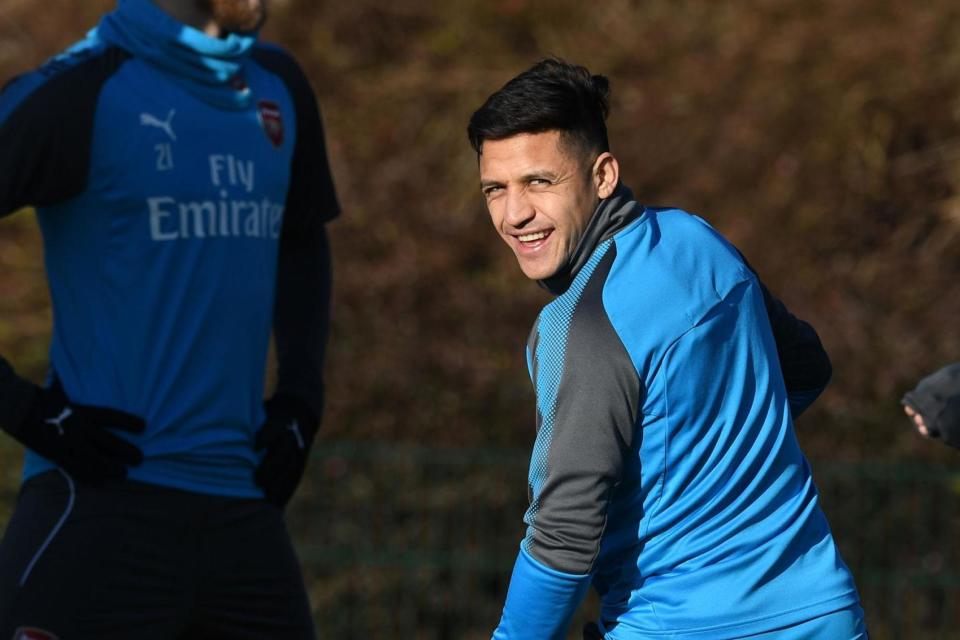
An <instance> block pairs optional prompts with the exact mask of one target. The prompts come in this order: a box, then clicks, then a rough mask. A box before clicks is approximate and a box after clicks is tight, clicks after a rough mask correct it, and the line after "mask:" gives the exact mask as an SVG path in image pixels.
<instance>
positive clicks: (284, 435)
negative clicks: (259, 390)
mask: <svg viewBox="0 0 960 640" xmlns="http://www.w3.org/2000/svg"><path fill="white" fill-rule="evenodd" d="M263 408H264V410H265V411H266V413H267V417H266V420H264V422H263V426H261V427H260V431H259V432H258V433H257V439H256V442H255V443H254V448H255V449H256V450H257V451H261V450H263V449H266V450H267V453H266V455H264V457H263V462H261V463H260V467H259V468H258V469H257V472H256V475H255V476H254V477H255V478H256V481H257V484H258V485H260V486H261V487H262V488H263V491H264V493H265V494H266V496H267V500H269V501H270V502H273V503H274V504H276V505H277V506H280V507H283V506H286V504H287V502H289V501H290V497H291V496H293V492H294V491H296V489H297V485H298V484H300V478H302V477H303V471H304V469H306V466H307V456H308V455H309V453H310V445H312V444H313V439H314V438H315V437H316V435H317V429H319V428H320V422H319V420H317V417H316V416H315V415H314V413H313V410H312V409H311V408H310V407H309V405H307V403H306V402H304V401H303V400H301V399H300V398H297V397H295V396H290V395H283V394H280V395H275V396H274V397H272V398H270V399H269V400H267V401H266V402H265V403H264V404H263Z"/></svg>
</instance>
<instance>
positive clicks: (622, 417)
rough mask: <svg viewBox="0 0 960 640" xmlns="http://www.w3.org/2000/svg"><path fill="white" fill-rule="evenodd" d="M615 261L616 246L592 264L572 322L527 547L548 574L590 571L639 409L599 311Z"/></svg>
mask: <svg viewBox="0 0 960 640" xmlns="http://www.w3.org/2000/svg"><path fill="white" fill-rule="evenodd" d="M615 257H616V245H614V246H612V247H611V248H610V250H609V251H608V252H607V254H606V255H605V256H604V257H603V259H602V260H601V261H600V263H599V264H598V265H597V268H596V271H595V272H594V274H593V277H592V278H591V280H590V282H589V283H588V284H587V286H586V288H585V289H584V292H583V296H582V298H581V300H580V303H579V304H578V305H577V308H576V310H575V311H574V314H573V317H572V319H571V321H570V332H569V337H568V341H567V344H566V353H565V355H564V365H563V377H562V378H561V380H560V385H559V388H558V393H557V404H556V417H555V419H554V426H553V438H552V440H551V443H550V449H549V454H548V458H547V479H546V482H545V483H544V485H543V488H542V490H541V492H540V495H539V496H537V500H538V503H539V504H538V508H537V510H536V515H535V518H534V519H533V522H532V523H531V525H532V527H531V528H532V536H531V537H529V538H528V546H527V550H528V551H529V552H530V553H531V554H532V555H533V556H534V557H535V558H536V559H537V560H539V561H540V562H542V563H544V564H545V565H547V566H548V567H551V568H554V569H557V570H559V571H565V572H567V573H573V574H580V575H584V574H588V573H590V571H592V569H593V565H594V562H595V561H596V558H597V554H598V552H599V550H600V539H601V537H602V535H603V531H604V527H605V526H606V519H607V505H608V502H609V499H610V496H611V494H612V492H613V489H614V488H615V487H616V485H617V484H618V482H619V480H620V477H621V474H622V471H623V467H624V463H625V459H626V456H627V455H628V453H629V451H630V449H631V447H632V445H633V439H634V437H635V435H634V434H635V430H636V425H637V423H638V420H639V412H640V407H641V404H640V403H641V397H640V396H641V383H640V378H639V375H638V374H637V371H636V369H635V368H634V366H633V363H632V361H631V359H630V356H629V354H628V353H627V350H626V348H625V347H624V345H623V342H622V341H621V340H620V337H619V336H618V335H617V333H616V331H615V330H614V328H613V325H612V324H611V323H610V320H609V318H608V317H607V313H606V311H605V309H604V307H603V288H604V284H605V282H606V280H607V276H608V275H609V272H610V267H611V265H612V264H613V262H614V259H615Z"/></svg>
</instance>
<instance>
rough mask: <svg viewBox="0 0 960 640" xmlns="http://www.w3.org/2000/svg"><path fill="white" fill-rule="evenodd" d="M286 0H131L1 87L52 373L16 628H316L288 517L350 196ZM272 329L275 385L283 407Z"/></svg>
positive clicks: (15, 194)
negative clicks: (280, 9) (271, 18)
mask: <svg viewBox="0 0 960 640" xmlns="http://www.w3.org/2000/svg"><path fill="white" fill-rule="evenodd" d="M267 4H268V2H267V0H155V1H151V0H119V2H118V5H117V7H116V9H115V10H114V11H112V12H110V13H108V14H106V15H105V16H104V17H103V18H102V20H101V21H100V23H99V24H98V26H97V27H96V28H95V29H94V30H93V31H91V32H90V33H89V34H88V35H87V37H86V38H85V39H84V40H83V41H81V42H80V43H78V44H76V45H74V46H73V47H71V48H69V49H68V50H66V51H65V52H64V53H63V54H61V55H58V56H57V57H55V58H53V59H52V60H50V61H49V62H47V63H46V64H44V65H43V66H42V67H40V68H39V69H37V70H35V71H33V72H30V73H27V74H25V75H22V76H19V77H17V78H15V79H14V80H13V81H11V82H10V83H9V84H8V85H7V86H6V88H5V90H4V91H3V93H2V94H0V176H2V178H0V216H3V215H7V214H10V213H12V212H14V211H16V210H18V209H20V208H22V207H25V206H31V205H32V206H34V207H36V209H37V215H38V218H39V222H40V226H41V230H42V234H43V241H44V248H45V260H46V268H47V275H48V281H49V286H50V293H51V298H52V302H53V339H52V345H51V349H50V361H51V362H50V364H51V366H50V374H49V378H48V381H47V384H46V385H45V386H44V387H43V388H41V387H38V386H36V385H34V384H32V383H31V382H29V381H27V380H25V379H23V378H21V377H20V376H19V375H17V374H16V373H15V372H14V370H13V368H12V366H11V365H10V364H9V363H8V362H7V361H5V360H2V359H0V426H2V428H3V429H4V430H5V431H6V432H7V433H8V434H10V435H11V436H12V437H13V438H15V439H17V440H19V441H20V442H21V443H23V444H24V445H25V446H26V447H27V448H28V451H27V453H26V461H25V465H24V482H23V485H22V487H21V490H20V494H19V497H18V500H17V504H16V508H15V511H14V513H13V515H12V518H11V520H10V522H9V523H8V526H7V528H6V532H5V534H4V538H3V540H2V543H0V638H3V639H6V638H11V637H16V638H54V637H61V638H70V639H74V638H77V639H83V638H97V639H104V638H158V639H159V638H164V639H168V638H187V637H190V638H201V637H202V638H312V637H314V630H313V623H312V620H311V613H310V608H309V604H308V600H307V595H306V590H305V588H304V581H303V577H302V575H301V572H300V568H299V564H298V561H297V558H296V555H295V553H294V549H293V546H292V544H291V540H290V536H289V534H288V532H287V529H286V525H285V523H284V517H283V507H284V505H285V504H286V503H287V501H288V500H289V499H290V497H291V495H292V494H293V492H294V490H295V488H296V486H297V484H298V482H299V480H300V478H301V476H302V474H303V471H304V466H305V464H306V461H307V455H308V452H309V449H310V445H311V443H312V441H313V439H314V436H315V434H316V431H317V428H318V426H319V420H320V417H321V413H322V409H323V384H322V379H321V370H322V363H323V357H324V350H325V343H326V336H327V327H328V314H329V294H330V262H329V249H328V242H327V234H326V231H325V223H326V222H327V221H328V220H330V219H332V218H333V217H335V216H336V215H337V213H338V204H337V200H336V197H335V193H334V188H333V182H332V179H331V176H330V171H329V168H328V165H327V158H326V151H325V144H324V135H323V129H322V125H321V120H320V115H319V111H318V108H317V104H316V100H315V98H314V96H313V92H312V90H311V89H310V86H309V83H308V81H307V79H306V77H305V75H304V74H303V72H302V70H301V69H300V68H299V66H298V65H297V63H296V62H295V61H294V60H293V58H292V57H291V56H290V55H289V54H288V53H286V52H285V51H283V50H282V49H280V48H277V47H274V46H271V45H267V44H263V43H259V42H258V41H257V31H258V29H259V27H260V25H261V24H263V21H264V19H265V18H266V11H267ZM271 331H272V332H273V334H274V337H275V340H276V346H277V360H278V383H277V388H276V390H275V392H274V393H273V394H272V396H271V397H270V399H269V400H267V401H266V402H264V379H265V369H266V359H267V351H268V344H269V341H270V335H271Z"/></svg>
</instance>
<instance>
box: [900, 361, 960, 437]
mask: <svg viewBox="0 0 960 640" xmlns="http://www.w3.org/2000/svg"><path fill="white" fill-rule="evenodd" d="M901 402H902V403H903V404H905V405H907V406H908V407H910V408H912V409H913V410H914V411H916V412H917V413H919V414H920V415H921V416H923V422H924V424H925V425H926V426H927V429H929V431H930V436H931V437H933V438H939V439H941V440H943V442H944V443H945V444H948V445H950V446H951V447H956V448H958V449H960V363H956V364H951V365H947V366H946V367H943V368H942V369H940V370H939V371H936V372H934V373H932V374H931V375H929V376H927V377H926V378H924V379H923V380H921V381H920V384H918V385H917V388H916V389H914V390H913V391H908V392H907V393H906V395H904V396H903V400H901Z"/></svg>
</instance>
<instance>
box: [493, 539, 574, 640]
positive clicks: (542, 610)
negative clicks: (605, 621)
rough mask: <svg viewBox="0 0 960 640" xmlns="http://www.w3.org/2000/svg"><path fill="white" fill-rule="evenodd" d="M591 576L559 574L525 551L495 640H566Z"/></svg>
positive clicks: (518, 559) (494, 635)
mask: <svg viewBox="0 0 960 640" xmlns="http://www.w3.org/2000/svg"><path fill="white" fill-rule="evenodd" d="M589 587H590V576H577V575H572V574H569V573H563V572H561V571H556V570H554V569H551V568H550V567H547V566H544V565H543V564H541V563H539V562H537V560H536V559H535V558H533V557H532V556H530V554H528V553H527V552H526V551H525V550H523V549H521V550H520V553H519V554H518V555H517V560H516V563H515V564H514V566H513V575H512V576H511V577H510V589H509V591H508V592H507V602H506V604H505V605H504V607H503V617H502V618H501V619H500V624H499V625H498V626H497V629H496V631H494V632H493V638H494V640H563V639H564V638H566V637H567V626H568V625H569V624H570V617H571V616H572V615H573V612H574V611H576V608H577V605H578V604H580V601H581V600H582V599H583V596H584V595H585V594H586V593H587V589H589Z"/></svg>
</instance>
